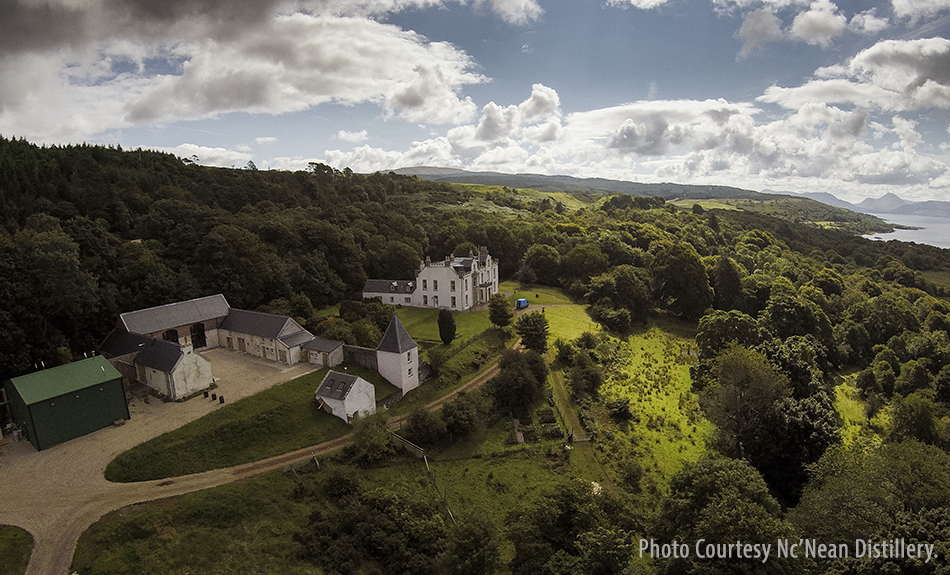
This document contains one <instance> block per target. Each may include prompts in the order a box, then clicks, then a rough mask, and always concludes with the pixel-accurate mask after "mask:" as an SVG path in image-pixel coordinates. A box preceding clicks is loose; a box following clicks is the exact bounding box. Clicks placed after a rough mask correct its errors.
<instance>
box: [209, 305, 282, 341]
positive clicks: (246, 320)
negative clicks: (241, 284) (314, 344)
mask: <svg viewBox="0 0 950 575" xmlns="http://www.w3.org/2000/svg"><path fill="white" fill-rule="evenodd" d="M288 321H290V318H289V317H287V316H285V315H273V314H270V313H261V312H259V311H247V310H243V309H233V308H232V309H231V311H230V313H228V317H227V318H225V320H224V321H223V322H222V323H221V329H226V330H229V331H234V332H237V333H246V334H248V335H256V336H259V337H266V338H268V339H277V337H278V336H280V332H281V330H283V329H284V326H285V325H287V322H288Z"/></svg>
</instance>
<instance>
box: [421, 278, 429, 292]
mask: <svg viewBox="0 0 950 575" xmlns="http://www.w3.org/2000/svg"><path fill="white" fill-rule="evenodd" d="M427 289H429V280H422V291H425V290H427Z"/></svg>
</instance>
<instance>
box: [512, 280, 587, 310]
mask: <svg viewBox="0 0 950 575" xmlns="http://www.w3.org/2000/svg"><path fill="white" fill-rule="evenodd" d="M498 291H499V292H503V293H505V294H509V293H510V294H512V295H510V296H509V297H508V303H510V304H511V306H512V307H514V305H515V300H517V299H520V298H525V299H526V300H528V309H529V310H531V308H532V307H534V306H539V305H570V304H573V303H574V302H573V301H571V298H570V297H568V295H567V294H566V293H564V292H563V291H561V290H560V289H559V288H556V287H550V286H541V285H534V284H522V283H518V282H516V281H506V282H502V283H501V284H500V285H499V286H498Z"/></svg>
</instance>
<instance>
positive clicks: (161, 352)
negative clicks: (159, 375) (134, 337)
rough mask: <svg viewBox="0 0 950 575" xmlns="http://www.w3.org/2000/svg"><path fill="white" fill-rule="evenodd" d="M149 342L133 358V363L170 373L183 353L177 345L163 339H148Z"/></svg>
mask: <svg viewBox="0 0 950 575" xmlns="http://www.w3.org/2000/svg"><path fill="white" fill-rule="evenodd" d="M149 339H150V340H151V341H150V342H149V343H147V344H145V346H144V347H143V348H142V353H140V354H138V355H137V356H135V363H138V364H141V365H144V366H145V367H151V368H152V369H157V370H158V371H162V372H165V373H171V372H172V371H174V370H175V366H176V365H178V361H179V360H180V359H181V356H182V354H183V352H182V351H181V347H180V346H179V345H178V344H177V343H172V342H170V341H165V340H164V339H155V338H149Z"/></svg>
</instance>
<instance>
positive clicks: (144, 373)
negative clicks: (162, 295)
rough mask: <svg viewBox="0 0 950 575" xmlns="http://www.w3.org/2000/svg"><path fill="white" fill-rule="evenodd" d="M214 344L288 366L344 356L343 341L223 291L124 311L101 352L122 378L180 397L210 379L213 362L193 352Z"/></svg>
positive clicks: (332, 361) (329, 362)
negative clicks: (238, 302)
mask: <svg viewBox="0 0 950 575" xmlns="http://www.w3.org/2000/svg"><path fill="white" fill-rule="evenodd" d="M215 347H222V348H226V349H229V350H232V351H235V352H240V353H246V354H249V355H253V356H256V357H260V358H263V359H269V360H272V361H276V362H279V363H283V364H287V365H292V364H295V363H300V362H303V363H310V364H312V365H316V366H320V367H332V366H334V365H338V364H340V363H342V361H343V342H340V341H332V340H326V339H323V338H319V337H316V336H314V335H313V334H312V333H310V332H309V331H307V330H306V329H304V328H303V327H302V326H301V325H300V324H299V323H297V322H296V321H294V320H293V319H292V318H290V317H287V316H283V315H274V314H269V313H261V312H256V311H247V310H242V309H236V308H232V307H231V306H230V305H228V302H227V300H226V299H225V298H224V296H223V295H221V294H217V295H213V296H207V297H202V298H197V299H193V300H188V301H183V302H176V303H170V304H166V305H160V306H156V307H151V308H148V309H142V310H137V311H132V312H127V313H123V314H122V315H120V316H119V321H118V324H117V325H116V329H115V330H114V331H113V332H112V333H110V334H109V336H108V337H107V338H106V340H105V341H104V342H103V343H102V345H101V346H100V348H99V352H100V353H102V354H103V355H105V356H106V357H108V358H109V360H110V362H112V364H113V365H114V366H115V367H116V369H118V370H119V372H121V373H122V375H123V377H124V378H125V379H126V381H128V382H140V383H143V384H145V385H147V386H148V387H150V388H152V389H154V390H155V391H156V392H158V393H159V394H161V395H164V396H166V397H168V398H170V399H172V400H178V399H182V398H184V397H187V396H188V395H190V394H193V393H196V392H198V391H201V390H203V389H207V388H208V387H209V386H210V385H211V384H212V382H213V381H214V379H213V376H212V373H211V364H210V363H209V362H208V361H207V360H206V359H205V358H203V357H201V355H200V354H198V353H197V351H198V350H202V349H210V348H215Z"/></svg>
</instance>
